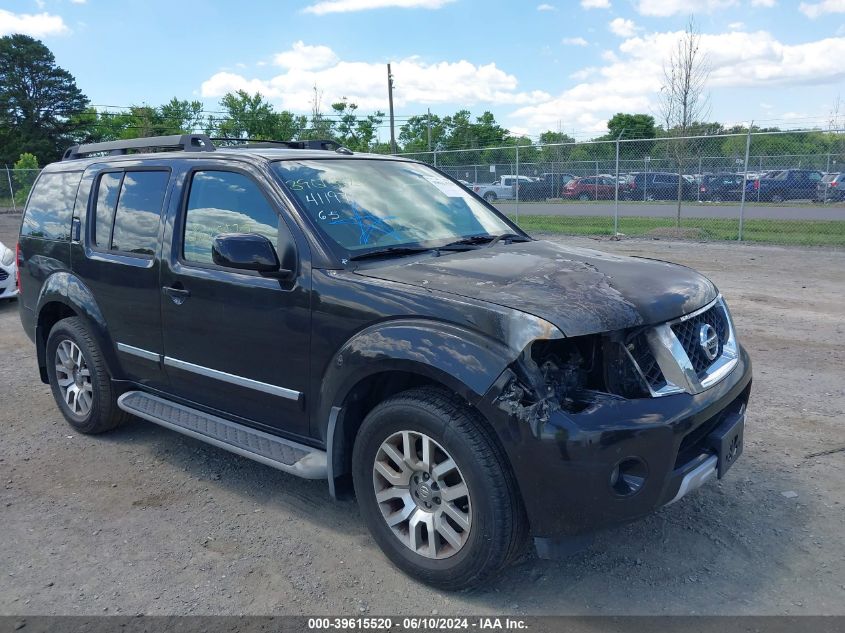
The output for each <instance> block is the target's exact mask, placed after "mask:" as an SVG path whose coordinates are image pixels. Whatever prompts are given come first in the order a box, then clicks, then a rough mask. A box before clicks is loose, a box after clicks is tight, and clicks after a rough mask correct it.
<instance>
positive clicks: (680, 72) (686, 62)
mask: <svg viewBox="0 0 845 633" xmlns="http://www.w3.org/2000/svg"><path fill="white" fill-rule="evenodd" d="M709 77H710V66H709V64H708V62H707V56H706V55H705V54H704V52H703V51H702V50H701V32H700V31H699V30H698V25H697V24H696V22H695V18H694V17H692V16H691V17H690V19H689V22H688V23H687V27H686V30H685V31H684V33H683V35H681V37H680V38H679V39H678V43H677V46H676V47H675V50H674V51H673V52H672V54H671V55H670V57H669V59H668V60H666V62H665V63H664V65H663V87H662V88H661V89H660V115H661V118H662V120H663V123H664V125H665V126H666V132H667V133H668V134H669V135H670V136H675V137H678V138H676V139H675V141H673V143H672V153H673V154H674V158H675V163H676V164H677V167H678V215H677V220H676V226H677V227H678V228H680V226H681V199H682V197H683V182H684V177H683V173H684V170H683V166H684V158H685V157H686V153H687V150H688V146H689V142H688V140H687V139H685V138H684V137H686V136H689V135H690V134H691V133H693V131H694V130H693V128H694V126H695V124H696V123H701V122H703V120H704V119H705V118H706V117H707V116H708V115H709V113H710V105H709V98H708V95H707V93H706V87H707V80H708V78H709Z"/></svg>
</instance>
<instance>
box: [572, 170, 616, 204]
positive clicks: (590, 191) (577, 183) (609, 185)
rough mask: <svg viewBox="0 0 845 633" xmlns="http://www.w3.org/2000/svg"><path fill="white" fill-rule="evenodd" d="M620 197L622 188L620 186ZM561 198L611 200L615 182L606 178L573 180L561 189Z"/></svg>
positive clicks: (614, 191) (590, 177)
mask: <svg viewBox="0 0 845 633" xmlns="http://www.w3.org/2000/svg"><path fill="white" fill-rule="evenodd" d="M619 189H620V195H621V190H622V187H621V186H620V188H619ZM563 197H564V198H566V199H568V200H583V201H586V200H613V199H614V198H615V197H616V182H615V180H614V179H613V178H608V177H607V176H587V177H586V178H575V179H574V180H570V181H569V182H568V183H566V185H564V187H563Z"/></svg>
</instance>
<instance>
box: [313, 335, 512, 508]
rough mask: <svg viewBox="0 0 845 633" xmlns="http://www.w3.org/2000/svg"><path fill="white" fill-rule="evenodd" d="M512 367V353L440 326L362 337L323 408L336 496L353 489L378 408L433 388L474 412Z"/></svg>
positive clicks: (327, 377) (325, 386) (335, 375)
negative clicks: (360, 442)
mask: <svg viewBox="0 0 845 633" xmlns="http://www.w3.org/2000/svg"><path fill="white" fill-rule="evenodd" d="M512 361H513V354H512V352H511V351H510V350H509V349H508V348H507V347H506V346H504V345H502V344H500V343H497V342H495V341H493V340H491V339H489V338H488V337H485V336H483V335H481V334H478V333H476V332H471V331H468V330H465V329H464V328H459V327H457V326H451V325H448V324H443V323H439V322H433V321H432V322H429V321H426V320H403V321H399V322H388V323H382V324H378V325H376V326H372V327H370V328H367V329H365V330H363V331H361V332H360V333H358V334H357V335H356V336H354V337H353V338H352V339H351V340H350V341H349V342H347V343H346V345H344V346H343V347H342V348H341V350H340V351H339V352H338V353H337V354H336V355H335V356H334V358H333V359H332V361H331V362H330V364H329V368H328V370H327V371H326V372H325V374H324V376H323V380H322V386H321V391H320V402H319V403H318V406H317V412H318V413H317V424H318V425H319V426H320V428H318V429H317V432H318V433H319V434H320V436H321V437H322V438H323V439H324V440H325V442H326V448H327V452H328V453H329V461H330V480H333V482H332V481H330V486H331V487H332V492H333V494H335V491H337V494H336V496H339V495H342V492H343V491H345V490H346V489H347V485H348V484H349V483H350V482H349V474H350V472H351V458H352V446H353V445H354V441H355V437H356V435H357V432H358V429H359V428H360V426H361V423H362V422H363V420H364V418H365V417H366V416H367V414H368V413H369V412H370V411H371V410H372V408H373V407H375V406H376V405H377V404H378V403H379V402H382V401H383V400H385V399H386V398H388V397H390V396H392V395H394V394H396V393H399V392H401V391H405V390H407V389H411V388H413V387H420V386H432V387H438V388H441V389H444V390H446V391H448V392H450V393H453V394H455V395H457V396H459V397H460V398H461V399H463V400H464V401H466V402H467V404H468V405H469V406H472V407H474V406H475V405H476V404H477V403H478V402H479V401H480V399H481V398H482V396H483V395H484V394H485V393H486V392H487V390H488V389H489V387H490V386H491V385H492V384H493V383H494V382H495V381H496V379H497V378H498V376H499V375H500V374H501V373H502V371H504V369H505V368H506V367H507V366H508V364H509V363H510V362H512ZM349 489H350V490H351V486H350V487H349Z"/></svg>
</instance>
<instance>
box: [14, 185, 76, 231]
mask: <svg viewBox="0 0 845 633" xmlns="http://www.w3.org/2000/svg"><path fill="white" fill-rule="evenodd" d="M81 179H82V172H81V171H74V172H62V173H52V174H43V175H42V176H41V177H40V178H39V179H38V181H37V182H36V183H35V188H34V189H33V191H32V194H31V195H30V197H29V204H27V206H26V212H25V213H24V218H23V225H22V226H21V235H26V236H30V237H43V238H46V239H53V240H56V239H59V240H67V239H70V223H71V215H72V214H73V205H74V202H75V200H76V190H77V188H78V187H79V181H80V180H81Z"/></svg>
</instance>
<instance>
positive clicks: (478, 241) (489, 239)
mask: <svg viewBox="0 0 845 633" xmlns="http://www.w3.org/2000/svg"><path fill="white" fill-rule="evenodd" d="M500 240H514V241H518V242H527V241H528V240H529V238H527V237H525V236H524V235H519V234H518V233H502V234H501V235H470V236H469V237H465V238H463V239H460V240H455V241H454V242H449V243H448V244H444V245H443V246H438V247H437V250H451V249H453V248H463V247H473V246H481V245H485V244H486V245H488V246H493V245H494V244H496V243H497V242H499V241H500Z"/></svg>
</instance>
